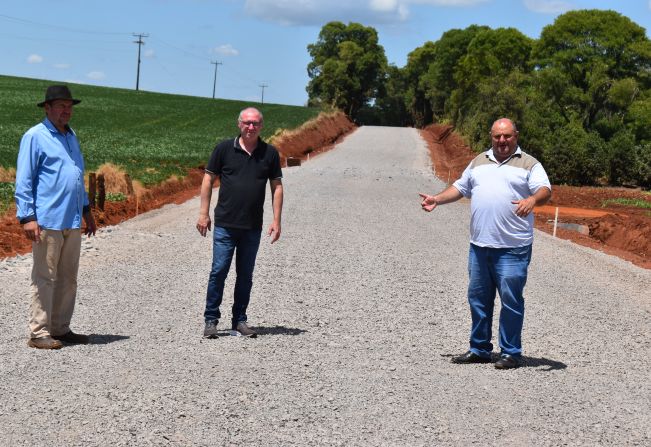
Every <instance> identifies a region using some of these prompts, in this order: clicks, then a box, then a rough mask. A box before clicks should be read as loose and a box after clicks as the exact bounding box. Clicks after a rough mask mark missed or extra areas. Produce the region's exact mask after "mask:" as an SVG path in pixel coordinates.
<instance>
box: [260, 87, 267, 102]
mask: <svg viewBox="0 0 651 447" xmlns="http://www.w3.org/2000/svg"><path fill="white" fill-rule="evenodd" d="M259 87H261V88H262V98H261V99H260V104H263V105H264V89H265V87H269V86H268V85H267V84H260V86H259Z"/></svg>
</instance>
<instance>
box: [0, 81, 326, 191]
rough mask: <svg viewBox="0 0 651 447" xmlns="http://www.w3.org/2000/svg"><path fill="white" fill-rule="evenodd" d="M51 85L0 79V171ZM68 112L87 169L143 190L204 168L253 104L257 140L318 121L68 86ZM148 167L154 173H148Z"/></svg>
mask: <svg viewBox="0 0 651 447" xmlns="http://www.w3.org/2000/svg"><path fill="white" fill-rule="evenodd" d="M51 84H53V82H50V81H44V80H35V79H25V78H16V77H8V76H0V108H2V110H3V120H2V122H1V123H0V166H1V167H4V168H11V167H15V166H16V156H17V154H18V147H19V144H20V139H21V137H22V135H23V134H24V133H25V131H26V130H27V129H29V128H30V127H32V126H33V125H35V124H36V123H38V122H39V121H41V120H42V119H43V117H44V112H43V109H41V108H39V107H36V103H37V102H40V101H42V100H43V97H44V95H45V89H46V88H47V86H48V85H51ZM69 86H70V89H71V91H72V94H73V97H75V98H78V99H81V101H82V102H81V104H79V105H77V106H75V110H74V115H73V117H72V119H71V121H70V125H71V126H72V128H73V129H74V130H75V132H76V133H77V135H78V137H79V141H80V143H81V148H82V152H83V154H84V159H85V162H86V170H87V171H92V170H94V169H96V168H97V167H98V166H100V165H101V164H103V163H106V162H111V163H113V164H116V165H118V166H120V167H122V168H123V169H124V170H125V171H126V172H127V173H128V174H129V175H130V176H131V178H132V179H134V180H139V181H140V182H142V183H143V184H144V185H145V186H151V185H154V184H158V183H160V182H161V181H163V180H165V179H167V178H169V177H170V176H172V175H176V176H178V177H182V176H184V175H185V168H187V167H197V166H201V165H204V164H205V163H207V161H208V158H209V157H210V153H211V152H212V149H213V147H214V146H215V144H216V143H217V142H218V141H220V140H222V139H225V138H229V137H234V136H235V135H237V133H238V129H237V126H236V121H237V116H238V113H239V112H240V110H242V109H243V108H245V107H247V106H250V105H253V106H255V107H258V108H259V109H260V110H261V112H262V113H263V114H264V116H265V127H264V129H263V132H262V138H265V139H267V138H269V137H270V136H272V135H273V134H274V133H276V132H278V131H279V130H280V129H293V128H296V127H298V126H299V125H301V124H302V123H304V122H305V121H307V120H309V119H310V118H313V117H315V116H316V115H318V112H319V111H318V110H316V109H311V108H307V107H297V106H286V105H279V104H264V105H259V104H256V103H249V102H242V101H228V100H216V99H211V98H199V97H193V96H181V95H169V94H162V93H151V92H143V91H138V92H136V91H134V90H126V89H117V88H107V87H96V86H89V85H78V84H69ZM151 168H154V169H151Z"/></svg>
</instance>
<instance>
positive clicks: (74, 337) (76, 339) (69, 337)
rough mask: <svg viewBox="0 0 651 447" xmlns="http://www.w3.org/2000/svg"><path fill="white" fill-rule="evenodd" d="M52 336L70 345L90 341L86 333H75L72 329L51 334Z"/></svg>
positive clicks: (84, 343)
mask: <svg viewBox="0 0 651 447" xmlns="http://www.w3.org/2000/svg"><path fill="white" fill-rule="evenodd" d="M52 338H53V339H55V340H59V341H62V342H64V343H69V344H71V345H87V344H88V342H89V341H90V337H88V335H84V334H75V333H74V332H72V331H68V332H67V333H65V334H63V335H53V336H52Z"/></svg>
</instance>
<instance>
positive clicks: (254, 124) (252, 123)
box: [240, 121, 262, 127]
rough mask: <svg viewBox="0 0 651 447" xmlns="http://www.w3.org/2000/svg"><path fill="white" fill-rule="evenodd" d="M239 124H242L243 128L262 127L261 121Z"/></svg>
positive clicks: (241, 122)
mask: <svg viewBox="0 0 651 447" xmlns="http://www.w3.org/2000/svg"><path fill="white" fill-rule="evenodd" d="M240 124H243V125H244V127H249V126H253V127H260V126H261V125H262V121H240Z"/></svg>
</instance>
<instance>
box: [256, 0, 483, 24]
mask: <svg viewBox="0 0 651 447" xmlns="http://www.w3.org/2000/svg"><path fill="white" fill-rule="evenodd" d="M486 1H488V0H330V1H324V0H245V2H244V10H245V12H246V13H247V14H249V15H251V16H255V17H257V18H259V19H262V20H267V21H271V22H276V23H281V24H283V25H323V24H324V23H325V22H329V21H333V20H338V21H341V22H350V21H353V22H361V23H373V24H376V23H396V22H404V21H405V20H407V18H408V17H409V6H410V5H415V4H418V5H430V6H451V7H454V6H469V5H476V4H479V3H484V2H486Z"/></svg>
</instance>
